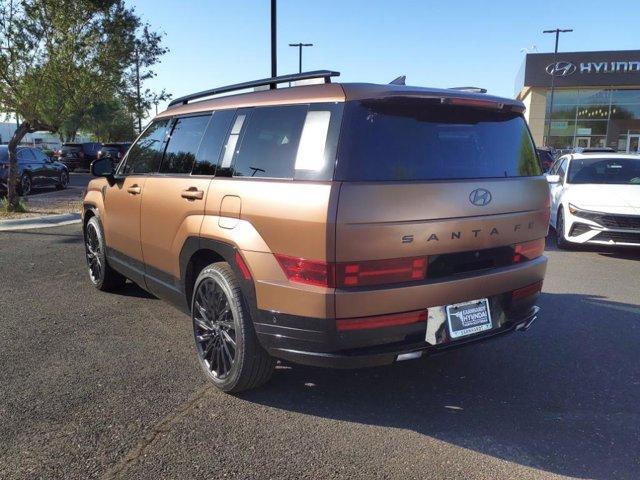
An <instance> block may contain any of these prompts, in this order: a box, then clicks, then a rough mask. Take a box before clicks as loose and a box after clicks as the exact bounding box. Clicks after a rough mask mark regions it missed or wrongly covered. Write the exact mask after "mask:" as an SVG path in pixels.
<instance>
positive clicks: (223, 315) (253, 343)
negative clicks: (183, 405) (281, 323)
mask: <svg viewBox="0 0 640 480" xmlns="http://www.w3.org/2000/svg"><path fill="white" fill-rule="evenodd" d="M191 319H192V323H193V336H194V340H195V343H196V353H197V355H198V362H199V363H200V366H201V367H202V369H203V370H204V372H205V374H206V375H207V377H208V378H209V380H211V382H212V383H213V384H214V385H215V386H216V387H217V388H219V389H220V390H222V391H223V392H228V393H238V392H242V391H244V390H250V389H252V388H256V387H259V386H260V385H262V384H264V383H266V382H267V381H268V380H269V378H271V374H272V373H273V369H274V367H275V360H274V359H273V358H272V357H271V356H270V355H269V354H268V353H267V352H266V351H265V350H264V349H263V348H262V346H261V345H260V343H259V342H258V338H257V336H256V332H255V329H254V327H253V322H252V321H251V315H250V313H249V309H248V308H247V306H246V303H245V300H244V297H243V295H242V292H241V290H240V285H239V283H238V280H237V279H236V276H235V275H234V273H233V271H232V270H231V267H230V266H229V264H227V263H225V262H218V263H213V264H211V265H209V266H208V267H205V268H204V269H203V270H202V272H200V275H198V278H197V279H196V282H195V287H194V289H193V297H192V300H191Z"/></svg>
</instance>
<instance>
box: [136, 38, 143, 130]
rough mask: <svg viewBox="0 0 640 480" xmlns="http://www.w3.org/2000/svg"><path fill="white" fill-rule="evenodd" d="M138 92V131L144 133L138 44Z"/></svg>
mask: <svg viewBox="0 0 640 480" xmlns="http://www.w3.org/2000/svg"><path fill="white" fill-rule="evenodd" d="M136 93H137V96H138V97H137V100H138V112H137V114H138V133H142V117H141V115H142V112H141V111H140V110H141V109H142V105H141V103H142V101H141V99H140V53H139V52H138V46H137V45H136Z"/></svg>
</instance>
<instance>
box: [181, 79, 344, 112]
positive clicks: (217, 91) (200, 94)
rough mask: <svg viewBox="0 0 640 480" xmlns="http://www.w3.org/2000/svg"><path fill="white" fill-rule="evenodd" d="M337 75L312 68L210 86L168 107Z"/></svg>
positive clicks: (328, 80) (329, 81)
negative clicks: (287, 73)
mask: <svg viewBox="0 0 640 480" xmlns="http://www.w3.org/2000/svg"><path fill="white" fill-rule="evenodd" d="M339 75H340V72H335V71H333V70H314V71H312V72H302V73H292V74H289V75H280V76H279V77H272V78H263V79H260V80H252V81H251V82H243V83H236V84H234V85H227V86H226V87H217V88H212V89H210V90H204V91H202V92H198V93H193V94H191V95H185V96H184V97H180V98H176V99H175V100H172V101H171V102H170V103H169V108H171V107H173V106H175V105H178V104H181V105H186V104H187V103H189V102H190V101H192V100H196V99H198V98H204V97H211V96H213V95H218V94H220V93H227V92H235V91H236V90H246V89H247V88H254V87H263V86H265V85H269V86H270V88H271V89H274V88H276V85H277V84H278V83H288V82H296V81H299V80H310V79H312V78H324V83H331V77H337V76H339Z"/></svg>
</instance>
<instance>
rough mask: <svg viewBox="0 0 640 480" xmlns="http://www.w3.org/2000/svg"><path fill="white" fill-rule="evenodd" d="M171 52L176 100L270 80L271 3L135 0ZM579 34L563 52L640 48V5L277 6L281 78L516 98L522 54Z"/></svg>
mask: <svg viewBox="0 0 640 480" xmlns="http://www.w3.org/2000/svg"><path fill="white" fill-rule="evenodd" d="M129 3H130V4H131V5H135V7H136V10H137V12H138V13H139V14H140V15H141V16H142V17H143V18H144V19H145V20H146V21H148V22H149V23H150V24H151V25H152V26H153V27H154V28H155V29H156V30H158V31H162V32H164V33H165V34H166V36H165V38H164V43H165V45H166V46H167V47H169V49H170V52H169V53H168V54H167V55H166V56H164V57H163V59H162V63H161V64H160V65H158V66H157V68H156V72H157V77H156V78H155V79H153V80H151V81H149V83H148V86H149V87H150V88H153V89H157V90H160V89H162V88H165V89H167V90H168V91H169V92H171V93H173V95H174V98H175V97H177V96H180V95H184V94H187V93H190V92H195V91H198V90H203V89H206V88H211V87H214V86H218V85H225V84H229V83H236V82H241V81H246V80H251V79H256V78H263V77H266V76H269V74H270V57H269V52H270V44H269V38H270V37H269V35H270V33H269V32H270V30H269V0H232V1H221V0H183V1H181V2H176V1H175V0H173V1H170V0H135V1H133V0H130V1H129ZM556 26H558V27H562V28H566V27H570V28H573V29H574V32H573V33H568V34H564V35H563V36H562V37H561V41H560V49H561V50H564V51H581V50H626V49H640V34H639V33H638V32H639V31H640V1H638V0H619V1H615V0H614V1H609V2H602V1H598V2H596V1H590V0H581V1H567V0H555V1H549V0H537V1H517V0H511V1H503V0H498V1H491V2H488V1H487V2H482V1H479V0H478V1H475V2H473V1H466V0H449V1H428V0H424V1H409V0H386V1H382V0H369V1H360V0H341V1H335V0H313V1H311V0H304V1H302V0H297V1H296V0H278V73H280V74H282V73H290V72H296V71H297V69H298V55H297V49H295V48H291V47H289V46H288V44H289V43H295V42H300V41H302V42H305V43H314V44H315V46H314V47H311V48H306V49H305V51H304V53H303V69H304V70H314V69H321V68H329V69H335V70H338V71H340V72H341V73H342V75H341V77H340V80H342V81H367V82H383V83H386V82H389V81H391V80H392V79H393V78H395V77H396V76H398V75H402V74H404V75H407V84H412V85H423V86H433V87H450V86H462V85H464V86H466V85H473V86H480V87H485V88H487V89H488V90H489V93H492V94H495V95H504V96H513V85H514V79H515V76H516V73H517V71H518V69H519V67H520V64H521V62H522V59H523V55H524V54H523V53H522V52H521V51H520V50H521V49H522V48H525V47H531V46H532V45H536V46H537V48H538V51H539V52H548V51H552V50H553V41H554V38H553V35H543V34H542V33H541V32H542V30H543V29H548V28H555V27H556Z"/></svg>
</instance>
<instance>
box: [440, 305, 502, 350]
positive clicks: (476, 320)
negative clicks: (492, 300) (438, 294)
mask: <svg viewBox="0 0 640 480" xmlns="http://www.w3.org/2000/svg"><path fill="white" fill-rule="evenodd" d="M445 310H446V313H447V327H448V329H449V338H451V340H459V339H461V338H465V337H469V336H471V335H475V334H477V333H481V332H486V331H487V330H491V329H493V319H492V318H491V308H490V304H489V299H488V298H479V299H476V300H469V301H467V302H461V303H453V304H451V305H447V306H446V309H445Z"/></svg>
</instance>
